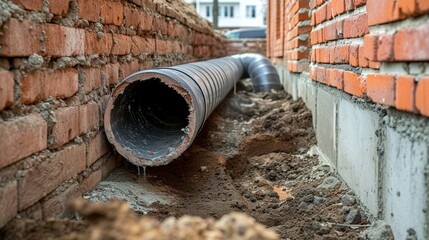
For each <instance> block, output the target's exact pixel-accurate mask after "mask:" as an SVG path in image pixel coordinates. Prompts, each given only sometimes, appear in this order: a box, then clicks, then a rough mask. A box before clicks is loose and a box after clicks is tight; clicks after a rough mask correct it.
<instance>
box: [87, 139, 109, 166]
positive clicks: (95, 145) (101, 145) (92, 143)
mask: <svg viewBox="0 0 429 240" xmlns="http://www.w3.org/2000/svg"><path fill="white" fill-rule="evenodd" d="M109 150H110V144H109V142H108V141H107V138H106V135H105V134H104V133H98V134H97V135H96V136H95V137H93V138H91V139H90V140H89V142H88V146H87V149H86V157H87V158H86V166H87V167H90V166H91V165H92V164H93V163H95V162H96V161H97V160H98V159H100V158H101V157H102V156H104V155H105V154H106V153H107V152H109Z"/></svg>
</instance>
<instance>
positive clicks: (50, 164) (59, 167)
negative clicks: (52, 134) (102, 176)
mask: <svg viewBox="0 0 429 240" xmlns="http://www.w3.org/2000/svg"><path fill="white" fill-rule="evenodd" d="M85 159H86V151H85V145H83V144H81V145H71V146H68V147H66V148H64V149H63V150H61V151H59V152H56V153H54V154H53V155H52V157H51V158H49V159H47V160H45V161H43V162H42V163H40V164H39V165H37V166H35V167H33V168H31V169H30V170H28V171H26V172H25V173H24V175H23V177H22V178H21V179H20V180H19V188H18V189H19V193H18V194H19V204H18V206H19V210H23V209H25V208H27V207H29V206H31V205H32V204H34V203H35V202H37V201H39V200H40V199H41V198H43V197H44V196H46V195H47V194H49V193H50V192H52V191H53V190H55V189H56V188H57V187H58V186H60V185H61V183H63V182H65V181H67V180H69V179H70V178H72V177H74V176H76V175H77V174H78V173H80V172H82V171H83V170H84V169H85Z"/></svg>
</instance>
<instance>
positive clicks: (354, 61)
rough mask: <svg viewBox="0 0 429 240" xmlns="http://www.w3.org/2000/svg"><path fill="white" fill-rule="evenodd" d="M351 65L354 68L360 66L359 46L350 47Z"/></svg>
mask: <svg viewBox="0 0 429 240" xmlns="http://www.w3.org/2000/svg"><path fill="white" fill-rule="evenodd" d="M349 64H350V65H351V66H353V67H358V66H359V45H350V54H349Z"/></svg>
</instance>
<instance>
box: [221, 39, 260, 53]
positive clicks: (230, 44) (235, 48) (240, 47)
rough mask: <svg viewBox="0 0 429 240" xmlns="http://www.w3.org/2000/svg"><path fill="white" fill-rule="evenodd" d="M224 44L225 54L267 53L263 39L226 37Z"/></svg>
mask: <svg viewBox="0 0 429 240" xmlns="http://www.w3.org/2000/svg"><path fill="white" fill-rule="evenodd" d="M224 44H225V49H226V53H227V55H233V54H240V53H258V54H261V55H264V56H265V55H266V53H267V42H266V40H265V39H226V40H225V42H224Z"/></svg>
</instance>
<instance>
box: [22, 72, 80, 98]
mask: <svg viewBox="0 0 429 240" xmlns="http://www.w3.org/2000/svg"><path fill="white" fill-rule="evenodd" d="M78 82H79V81H78V73H77V70H76V69H72V68H69V69H61V70H57V71H53V72H51V71H49V70H47V71H39V70H37V71H34V72H32V73H30V74H27V75H25V76H23V77H22V78H21V82H20V89H21V101H22V103H24V104H31V103H36V102H39V101H43V100H45V99H48V98H49V97H54V98H68V97H71V96H73V95H74V94H75V93H76V92H77V91H78Z"/></svg>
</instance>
